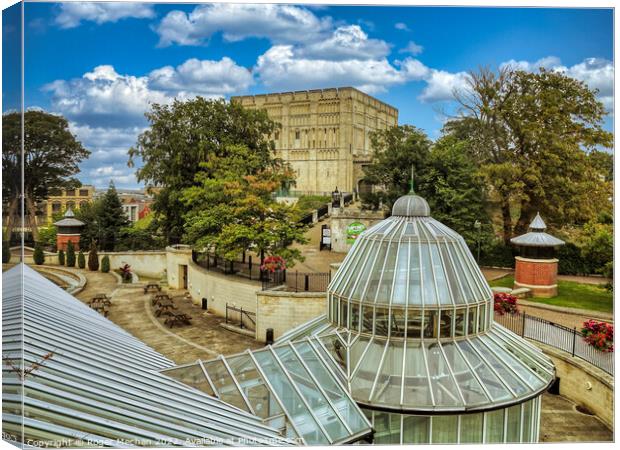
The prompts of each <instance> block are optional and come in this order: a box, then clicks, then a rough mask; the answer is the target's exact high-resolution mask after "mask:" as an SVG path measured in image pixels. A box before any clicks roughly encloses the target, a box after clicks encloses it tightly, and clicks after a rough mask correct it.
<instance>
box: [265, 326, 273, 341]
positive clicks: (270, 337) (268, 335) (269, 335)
mask: <svg viewBox="0 0 620 450" xmlns="http://www.w3.org/2000/svg"><path fill="white" fill-rule="evenodd" d="M265 334H266V336H265V343H266V344H267V345H271V344H273V328H267V332H266V333H265Z"/></svg>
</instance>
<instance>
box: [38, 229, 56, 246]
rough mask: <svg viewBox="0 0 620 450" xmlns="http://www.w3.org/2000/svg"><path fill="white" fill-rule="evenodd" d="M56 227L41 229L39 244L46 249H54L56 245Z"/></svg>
mask: <svg viewBox="0 0 620 450" xmlns="http://www.w3.org/2000/svg"><path fill="white" fill-rule="evenodd" d="M56 231H57V230H56V226H55V225H50V226H49V227H40V228H39V242H40V243H41V245H43V246H44V247H48V248H49V247H54V246H55V245H56Z"/></svg>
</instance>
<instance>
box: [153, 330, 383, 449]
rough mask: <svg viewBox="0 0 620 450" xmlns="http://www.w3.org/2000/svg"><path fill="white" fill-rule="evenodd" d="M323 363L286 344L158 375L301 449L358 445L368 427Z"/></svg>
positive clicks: (320, 354)
mask: <svg viewBox="0 0 620 450" xmlns="http://www.w3.org/2000/svg"><path fill="white" fill-rule="evenodd" d="M326 359H329V355H327V354H326V353H325V352H324V350H323V349H322V348H320V347H316V346H315V344H314V343H310V342H288V343H285V344H283V345H280V346H277V347H266V348H263V349H260V350H254V351H249V350H248V351H246V352H245V353H240V354H236V355H232V356H225V357H224V356H220V357H219V358H217V359H213V360H210V361H201V360H199V361H197V362H196V363H192V364H186V365H183V366H178V367H175V368H173V369H167V370H164V371H163V373H165V374H167V375H169V376H171V377H174V378H177V379H178V380H180V381H182V382H184V383H187V384H190V385H192V386H195V387H197V388H199V389H201V390H203V391H204V392H207V393H208V394H210V395H215V396H217V397H218V398H220V399H222V400H224V401H226V402H228V403H231V404H234V405H236V406H238V407H239V408H241V409H243V410H245V411H248V412H251V413H253V414H256V415H258V416H260V417H261V418H262V419H263V420H265V422H266V423H268V424H271V425H272V426H275V427H278V428H281V429H282V428H284V429H285V433H286V436H288V437H291V438H295V439H299V440H301V442H302V443H304V444H307V445H331V444H342V443H350V442H355V441H358V440H360V439H361V438H363V437H364V436H366V435H369V434H371V433H372V428H371V425H370V423H369V422H368V420H367V419H366V417H365V415H364V414H363V413H362V411H361V410H360V409H359V407H358V406H357V405H356V403H355V401H354V400H353V399H352V398H351V396H350V395H349V393H348V392H347V390H346V389H345V388H344V386H343V385H342V384H341V382H340V380H339V379H338V376H339V374H338V373H337V371H336V372H334V369H333V367H332V364H331V363H328V362H326ZM336 370H337V369H336Z"/></svg>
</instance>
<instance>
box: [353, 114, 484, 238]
mask: <svg viewBox="0 0 620 450" xmlns="http://www.w3.org/2000/svg"><path fill="white" fill-rule="evenodd" d="M371 139H372V140H371V142H372V148H373V161H372V163H371V164H370V165H368V166H367V167H365V168H364V171H365V173H366V179H367V180H368V181H370V182H371V183H372V184H374V185H375V186H376V187H375V191H376V192H374V193H371V194H362V196H361V197H362V201H363V202H364V203H365V204H366V205H371V206H378V203H379V202H381V203H383V204H384V205H385V206H387V207H391V206H392V204H393V203H394V201H395V200H396V199H397V198H398V197H400V196H402V195H404V194H406V193H407V192H409V191H410V190H411V182H412V170H413V181H414V185H415V192H416V193H417V194H419V195H421V196H422V197H424V198H425V199H426V200H427V201H428V203H429V206H430V207H431V211H432V214H433V217H435V218H436V219H438V220H440V221H442V222H443V223H445V224H446V225H448V226H449V227H451V228H453V229H454V230H456V231H457V232H459V233H460V234H462V235H463V236H464V237H465V239H466V240H467V242H468V244H470V245H473V244H474V243H475V242H476V241H477V240H478V239H479V237H480V232H479V231H478V230H477V229H476V228H475V227H474V224H475V222H476V221H480V223H481V227H483V228H481V229H482V231H483V232H484V233H485V235H486V234H488V232H489V229H490V221H489V217H488V214H487V212H486V210H485V195H484V188H483V187H484V186H483V180H482V179H481V177H479V176H478V174H477V172H478V168H477V166H476V164H475V161H474V159H473V158H472V150H471V148H470V147H469V142H468V141H465V140H462V139H458V138H456V137H454V136H445V137H442V138H441V139H439V140H438V141H437V142H435V143H432V142H431V141H430V140H429V139H428V137H427V136H426V134H424V132H423V131H421V130H419V129H417V128H415V127H413V126H410V125H401V126H398V127H394V128H390V129H387V130H381V131H378V132H375V133H373V135H372V137H371Z"/></svg>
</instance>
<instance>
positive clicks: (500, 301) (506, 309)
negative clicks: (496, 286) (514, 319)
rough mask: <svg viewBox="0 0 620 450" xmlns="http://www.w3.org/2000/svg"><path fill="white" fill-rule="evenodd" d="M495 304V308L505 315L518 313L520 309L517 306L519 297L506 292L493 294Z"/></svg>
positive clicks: (497, 311)
mask: <svg viewBox="0 0 620 450" xmlns="http://www.w3.org/2000/svg"><path fill="white" fill-rule="evenodd" d="M493 300H494V304H493V310H494V311H495V312H496V313H497V314H499V315H500V316H503V315H504V314H510V315H513V314H517V313H518V312H519V309H518V308H517V297H515V296H514V295H512V294H508V293H506V292H497V293H495V295H494V296H493Z"/></svg>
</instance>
